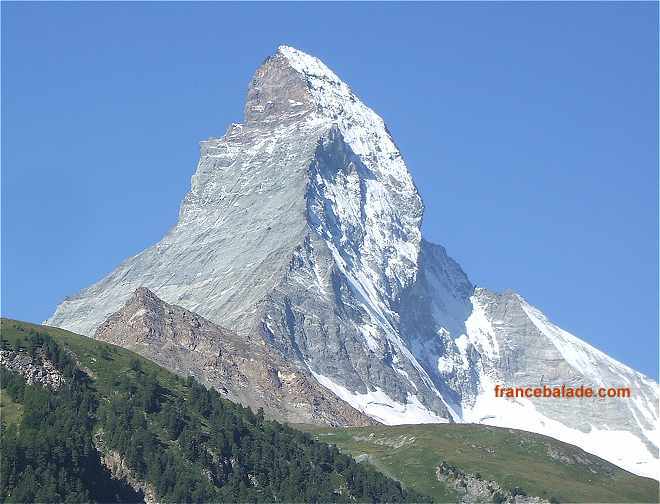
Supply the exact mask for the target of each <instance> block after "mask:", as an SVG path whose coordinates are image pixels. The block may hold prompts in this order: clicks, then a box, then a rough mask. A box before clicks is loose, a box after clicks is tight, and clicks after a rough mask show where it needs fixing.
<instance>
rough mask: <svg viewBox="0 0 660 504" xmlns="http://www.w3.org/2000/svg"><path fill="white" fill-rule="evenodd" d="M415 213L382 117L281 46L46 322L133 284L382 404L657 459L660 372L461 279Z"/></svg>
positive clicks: (354, 402)
mask: <svg viewBox="0 0 660 504" xmlns="http://www.w3.org/2000/svg"><path fill="white" fill-rule="evenodd" d="M422 215H423V204H422V201H421V198H420V196H419V194H418V192H417V190H416V188H415V185H414V183H413V180H412V178H411V175H410V173H409V172H408V169H407V167H406V165H405V162H404V160H403V158H402V156H401V153H400V151H399V149H398V148H397V146H396V144H395V143H394V140H393V139H392V138H391V136H390V133H389V131H388V130H387V127H386V126H385V123H384V121H383V120H382V119H381V118H380V117H379V116H378V115H377V114H376V113H375V112H374V111H372V110H371V109H370V108H368V107H367V106H366V105H364V104H363V103H362V102H361V101H360V100H359V98H358V97H357V96H356V95H355V94H354V93H353V91H351V89H350V88H349V87H348V85H346V84H345V83H344V82H343V81H341V80H340V79H339V78H338V77H337V76H336V75H335V74H334V73H333V72H332V71H331V70H330V69H329V68H328V67H326V66H325V65H324V64H323V63H322V62H320V61H319V60H318V59H316V58H314V57H312V56H309V55H307V54H305V53H303V52H301V51H298V50H296V49H293V48H291V47H287V46H281V47H280V48H279V49H278V51H277V52H276V53H275V54H274V55H273V56H271V57H269V58H267V59H266V61H265V62H264V63H263V64H262V66H261V67H260V68H259V69H258V70H257V72H256V73H255V75H254V77H253V79H252V81H251V82H250V86H249V89H248V93H247V101H246V105H245V120H244V122H243V123H241V124H232V125H231V126H230V127H229V129H228V131H227V133H226V134H225V135H224V136H223V137H222V138H213V139H210V140H207V141H204V142H202V144H201V158H200V160H199V163H198V166H197V171H196V173H195V175H194V176H193V177H192V181H191V190H190V192H189V193H188V194H187V195H186V197H185V199H184V201H183V203H182V204H181V208H180V212H179V219H178V222H177V223H176V225H175V226H174V227H173V228H172V229H171V230H170V231H169V232H168V233H167V234H166V236H164V237H163V239H162V240H161V241H160V242H159V243H157V244H156V245H154V246H152V247H150V248H148V249H147V250H145V251H143V252H141V253H139V254H138V255H136V256H134V257H131V258H129V259H127V260H126V261H125V262H123V263H122V264H121V265H119V266H118V267H117V269H115V270H114V271H113V272H112V273H110V274H109V275H108V276H106V277H105V278H103V279H102V280H100V281H99V282H97V283H95V284H94V285H92V286H90V287H88V288H86V289H84V290H82V291H81V292H79V293H78V294H77V295H75V296H73V297H71V298H67V299H66V300H65V301H64V302H62V303H61V304H60V305H59V306H58V307H57V310H56V311H55V313H54V314H53V316H52V317H51V318H50V319H49V320H48V321H47V322H46V323H47V324H49V325H52V326H57V327H62V328H65V329H69V330H71V331H75V332H79V333H81V334H85V335H87V336H93V335H94V334H95V332H96V330H97V328H98V327H99V326H101V324H103V322H104V321H105V320H106V319H107V318H108V317H110V316H111V315H112V314H113V313H115V312H117V311H118V310H120V309H121V308H122V306H123V305H124V303H126V301H127V300H128V299H129V298H130V297H131V296H132V295H133V293H134V292H135V291H136V289H138V288H141V287H146V288H148V289H149V290H150V291H152V292H153V293H154V294H155V295H156V296H158V297H159V298H160V299H162V300H164V301H165V302H166V303H169V304H173V305H178V306H181V307H183V308H185V309H187V310H190V311H191V312H194V313H196V314H199V315H200V316H202V317H204V318H206V319H208V320H209V321H211V322H213V323H216V324H218V325H220V326H222V327H226V328H227V329H229V330H231V331H234V332H236V333H237V334H238V335H239V336H240V337H245V338H247V337H248V336H255V337H258V338H260V339H261V341H263V342H264V344H265V345H267V346H268V347H269V348H271V349H273V350H274V351H277V352H279V353H280V355H281V356H282V358H284V359H286V360H287V361H288V362H291V363H295V365H296V366H298V367H299V368H306V369H307V370H308V371H309V373H311V374H312V375H313V376H314V377H315V378H316V380H317V381H318V383H320V384H321V385H323V386H324V387H326V388H327V389H328V390H330V391H332V392H333V393H334V394H335V395H336V396H337V397H339V398H340V399H342V400H343V401H345V402H346V403H347V404H349V405H350V406H352V407H353V408H354V409H356V410H358V411H360V412H362V413H364V414H366V415H368V416H369V417H371V418H373V419H375V420H378V421H379V422H382V423H386V424H401V423H438V422H479V423H486V424H491V425H501V426H506V427H518V428H522V429H525V430H529V431H533V432H538V433H541V434H547V435H550V436H553V437H556V438H557V439H560V440H563V441H566V442H569V443H574V444H576V445H578V446H580V447H582V448H584V449H585V450H587V451H589V452H591V453H594V454H597V455H599V456H601V457H603V458H605V459H606V460H609V461H611V462H613V463H615V464H617V465H620V466H622V467H624V468H626V469H628V470H630V471H632V472H635V473H637V474H641V475H651V476H654V477H655V476H656V475H657V474H659V473H660V471H659V470H660V462H659V458H658V444H659V443H658V430H657V422H658V397H659V396H658V384H657V383H655V382H654V381H652V380H650V379H648V378H647V377H645V376H643V375H642V374H640V373H638V372H636V371H634V370H632V369H630V368H629V367H627V366H625V365H623V364H621V363H619V362H617V361H615V360H614V359H611V358H609V357H608V356H606V355H605V354H603V353H602V352H600V351H598V350H596V349H595V348H593V347H591V346H590V345H588V344H586V343H585V342H583V341H581V340H579V339H578V338H576V337H575V336H573V335H571V334H569V333H567V332H565V331H563V330H561V329H560V328H559V327H557V326H556V325H554V324H553V323H551V322H550V321H549V320H547V318H546V317H545V316H544V315H543V314H542V313H541V312H540V311H539V310H537V309H536V308H534V307H532V306H530V305H529V304H528V303H527V302H526V301H525V300H524V299H523V298H522V297H520V296H519V295H517V294H515V293H512V292H505V293H502V294H497V293H494V292H490V291H488V290H486V289H482V288H476V287H475V285H474V284H473V283H472V282H471V281H470V280H469V279H468V277H467V276H466V274H465V273H464V272H463V271H462V269H461V268H460V266H459V265H458V264H457V263H456V262H455V261H454V260H452V259H451V258H450V257H449V256H448V255H447V253H446V251H445V249H444V248H443V247H441V246H439V245H434V244H431V243H429V242H427V241H426V240H424V239H423V238H422V235H421V228H420V226H421V220H422ZM292 365H293V364H292ZM495 384H500V385H503V386H517V385H520V386H535V385H539V384H546V385H562V384H565V385H570V386H579V385H581V384H582V385H585V386H593V387H599V386H606V387H610V386H612V387H624V386H627V387H630V389H631V390H632V398H629V399H618V398H616V399H598V400H565V399H558V400H555V399H544V398H529V399H527V398H525V399H511V400H509V399H503V398H495V397H494V392H493V387H494V385H495Z"/></svg>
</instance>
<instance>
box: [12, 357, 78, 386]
mask: <svg viewBox="0 0 660 504" xmlns="http://www.w3.org/2000/svg"><path fill="white" fill-rule="evenodd" d="M0 366H3V367H5V368H7V369H8V370H9V371H13V372H14V373H17V374H19V375H21V376H22V377H23V378H25V383H27V384H28V385H41V386H42V387H46V388H49V389H51V390H59V389H60V388H61V387H62V386H63V385H64V383H65V380H64V376H62V373H61V372H60V371H59V369H57V367H55V364H53V363H52V362H51V361H50V360H48V358H47V357H46V356H45V355H44V354H43V353H39V354H37V355H35V356H34V357H32V356H31V355H30V354H28V353H25V352H14V351H11V350H0Z"/></svg>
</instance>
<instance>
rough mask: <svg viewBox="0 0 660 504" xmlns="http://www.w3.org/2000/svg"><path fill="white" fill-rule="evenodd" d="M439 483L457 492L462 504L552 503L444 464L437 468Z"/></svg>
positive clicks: (519, 489)
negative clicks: (506, 488)
mask: <svg viewBox="0 0 660 504" xmlns="http://www.w3.org/2000/svg"><path fill="white" fill-rule="evenodd" d="M435 475H436V478H437V479H438V481H442V482H443V483H445V484H446V485H447V486H448V487H449V488H451V489H453V490H455V491H456V493H457V494H458V496H459V501H458V502H460V503H462V504H475V503H491V502H493V503H496V504H502V503H507V504H509V503H510V504H549V502H550V501H548V500H545V499H542V498H541V497H534V496H529V495H527V494H526V492H525V491H524V490H523V489H521V488H514V489H512V490H505V489H503V488H502V487H501V486H500V484H499V483H497V482H496V481H492V480H485V479H483V478H482V477H481V476H480V475H479V474H472V473H467V472H465V471H462V470H461V469H458V468H457V467H455V466H452V465H450V464H447V463H446V462H442V463H441V464H440V465H439V466H437V467H436V468H435Z"/></svg>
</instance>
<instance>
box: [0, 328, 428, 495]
mask: <svg viewBox="0 0 660 504" xmlns="http://www.w3.org/2000/svg"><path fill="white" fill-rule="evenodd" d="M0 324H1V326H0V333H1V341H0V344H1V345H2V349H3V350H5V351H6V352H7V355H8V356H9V357H11V359H12V362H14V361H15V359H16V358H17V357H16V356H17V355H19V356H21V358H22V359H23V360H22V361H21V363H20V366H22V367H20V368H19V369H21V370H23V372H24V370H25V369H26V366H27V364H25V360H26V359H27V360H28V361H29V365H30V366H34V367H36V368H37V369H46V367H48V368H49V369H51V371H52V368H50V364H52V365H53V366H54V368H55V369H56V370H57V371H58V372H59V373H61V375H62V376H63V377H64V385H63V386H61V387H60V388H59V389H56V390H53V389H47V388H44V387H43V386H41V385H28V384H27V383H26V381H25V379H24V378H23V377H22V376H21V373H20V372H15V371H10V370H9V369H7V368H5V367H0V378H1V384H2V389H1V390H2V392H1V394H2V395H1V405H2V409H1V410H0V419H1V420H2V422H1V436H0V443H1V451H2V464H0V502H90V501H98V502H136V500H138V499H139V498H140V497H141V495H142V494H148V495H151V496H152V499H156V500H157V501H158V502H199V503H202V502H429V501H430V499H428V498H427V497H425V496H423V495H421V494H419V493H416V492H415V491H412V490H406V489H403V488H402V486H401V484H400V483H399V482H396V481H394V480H392V479H390V478H387V477H386V476H383V475H382V474H381V473H379V472H377V471H375V470H374V469H373V468H371V467H366V466H363V465H360V464H357V463H356V462H355V461H354V460H353V459H352V458H351V457H350V456H348V455H345V454H341V453H340V452H339V451H338V450H337V449H336V448H333V447H330V446H328V445H327V444H324V443H319V442H317V441H314V440H313V439H312V437H311V436H310V435H308V434H306V433H303V432H300V431H298V430H294V429H292V428H290V427H288V426H286V425H282V424H279V423H277V422H271V421H268V420H266V419H264V416H263V413H262V412H257V413H254V412H252V411H250V410H249V409H247V408H243V407H242V406H240V405H237V404H233V403H231V402H229V401H227V400H225V399H222V398H221V397H220V396H219V394H218V393H217V392H215V391H209V390H207V389H206V388H204V387H203V386H202V385H200V384H199V383H197V382H196V381H195V380H194V379H192V378H187V379H184V378H181V377H178V376H175V375H174V374H172V373H170V372H168V371H166V370H165V369H162V368H160V367H159V366H157V365H155V364H154V363H152V362H149V361H147V360H145V359H143V358H141V357H139V356H138V355H136V354H133V353H132V352H130V351H128V350H124V349H122V348H119V347H115V346H113V345H109V344H106V343H102V342H97V341H95V340H92V339H89V338H85V337H83V336H78V335H75V334H72V333H69V332H67V331H62V330H58V329H53V328H49V327H42V326H38V325H34V324H27V323H23V322H17V321H13V320H6V319H2V321H1V322H0ZM28 356H29V359H28ZM9 357H8V358H9ZM49 363H50V364H49ZM49 376H52V373H51V374H49ZM110 468H112V470H111V469H110ZM113 471H114V472H113ZM116 475H118V476H119V480H117V479H115V478H112V477H111V476H116Z"/></svg>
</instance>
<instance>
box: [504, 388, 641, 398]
mask: <svg viewBox="0 0 660 504" xmlns="http://www.w3.org/2000/svg"><path fill="white" fill-rule="evenodd" d="M630 396H631V392H630V387H597V388H594V387H586V386H584V385H580V386H579V387H571V386H569V385H562V386H555V387H550V386H548V385H543V386H542V387H541V386H536V387H502V386H501V385H495V397H503V398H525V397H526V398H530V399H531V398H534V397H536V398H546V399H551V398H552V399H588V398H600V399H608V398H609V399H613V398H618V399H621V398H626V399H627V398H630Z"/></svg>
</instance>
